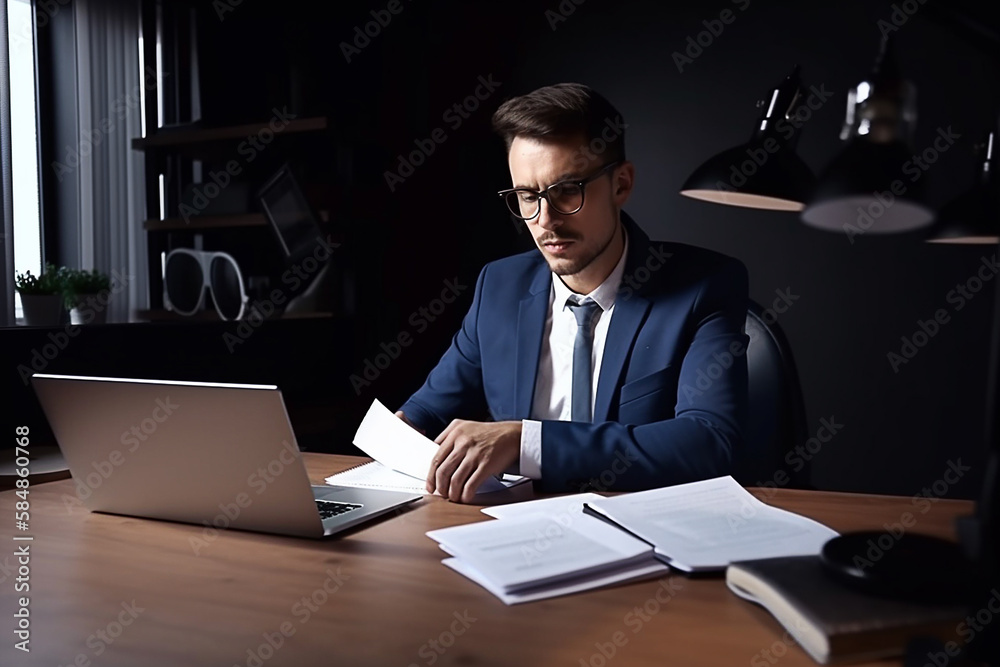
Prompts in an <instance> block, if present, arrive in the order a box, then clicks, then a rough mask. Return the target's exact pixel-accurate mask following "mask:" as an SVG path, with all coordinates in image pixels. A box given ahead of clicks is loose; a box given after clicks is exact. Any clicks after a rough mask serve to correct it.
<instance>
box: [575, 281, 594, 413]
mask: <svg viewBox="0 0 1000 667" xmlns="http://www.w3.org/2000/svg"><path fill="white" fill-rule="evenodd" d="M569 307H570V309H572V311H573V315H574V316H575V317H576V340H575V341H573V399H572V401H573V402H572V411H573V413H572V417H573V421H575V422H589V421H591V420H592V419H593V417H592V415H591V414H590V401H591V383H592V382H593V377H594V371H593V368H592V365H591V353H592V350H593V348H594V327H593V326H592V324H593V320H594V315H595V314H596V313H597V311H598V310H599V309H600V306H598V305H597V303H596V302H594V301H591V300H590V299H588V300H587V301H584V302H583V303H573V302H572V301H570V302H569Z"/></svg>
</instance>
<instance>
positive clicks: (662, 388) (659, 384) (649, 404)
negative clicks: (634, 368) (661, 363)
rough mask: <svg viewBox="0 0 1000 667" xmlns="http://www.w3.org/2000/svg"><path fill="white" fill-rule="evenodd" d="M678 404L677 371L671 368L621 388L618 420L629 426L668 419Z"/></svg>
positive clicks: (663, 369) (662, 369)
mask: <svg viewBox="0 0 1000 667" xmlns="http://www.w3.org/2000/svg"><path fill="white" fill-rule="evenodd" d="M676 404H677V370H676V369H675V368H674V367H673V366H672V365H671V366H667V367H666V368H661V369H660V370H658V371H655V372H653V373H650V374H649V375H644V376H643V377H641V378H639V379H637V380H633V381H632V382H626V383H625V384H623V385H622V391H621V396H620V399H619V404H618V419H619V421H621V422H623V423H626V424H629V423H631V424H637V423H646V422H651V421H659V420H662V419H669V418H671V417H673V416H674V406H675V405H676Z"/></svg>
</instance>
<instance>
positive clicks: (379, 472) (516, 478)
mask: <svg viewBox="0 0 1000 667" xmlns="http://www.w3.org/2000/svg"><path fill="white" fill-rule="evenodd" d="M354 444H355V445H356V446H357V447H358V449H360V450H361V451H363V452H364V453H365V454H367V455H368V456H370V457H372V458H373V459H375V461H373V462H371V463H368V464H366V465H362V466H357V467H354V468H351V469H349V470H345V471H344V472H341V473H338V474H336V475H331V476H330V477H327V478H326V483H327V484H331V485H333V486H356V487H363V488H374V489H386V490H390V491H407V492H413V493H425V486H424V484H425V480H426V479H427V471H428V470H430V467H431V460H432V459H433V458H434V455H435V454H436V453H437V450H438V444H437V443H435V442H434V441H433V440H431V439H430V438H427V437H425V436H423V435H421V434H420V433H419V432H417V431H415V430H414V429H412V428H411V427H409V426H407V425H406V424H405V423H404V422H403V420H401V419H399V418H398V417H396V415H394V414H393V413H392V412H391V411H390V410H389V408H387V407H385V406H384V405H383V404H382V403H381V402H380V401H379V400H378V399H376V400H375V401H373V402H372V405H371V407H370V408H368V412H367V413H366V414H365V418H364V419H363V420H362V421H361V425H360V426H359V427H358V430H357V432H356V433H355V435H354ZM528 481H529V479H528V478H527V477H522V476H520V475H503V476H502V477H501V478H500V479H497V478H495V477H490V478H489V479H487V480H486V481H485V482H483V483H482V484H481V485H480V486H479V488H478V489H477V490H476V493H489V492H491V491H501V490H503V489H506V488H510V487H512V486H516V485H518V484H523V483H525V482H528Z"/></svg>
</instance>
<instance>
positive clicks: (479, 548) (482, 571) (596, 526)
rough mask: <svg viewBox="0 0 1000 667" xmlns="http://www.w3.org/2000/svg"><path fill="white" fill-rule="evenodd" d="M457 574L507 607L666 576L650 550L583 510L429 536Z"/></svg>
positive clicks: (457, 528) (459, 528) (468, 526)
mask: <svg viewBox="0 0 1000 667" xmlns="http://www.w3.org/2000/svg"><path fill="white" fill-rule="evenodd" d="M427 536H428V537H430V538H431V539H433V540H435V541H436V542H438V545H439V546H440V547H441V549H442V550H443V551H445V552H446V553H448V554H449V555H451V556H454V559H448V560H446V561H445V563H444V564H445V565H447V566H448V567H451V568H452V569H454V570H456V571H458V572H461V573H462V574H464V575H465V576H467V577H469V578H470V579H472V580H473V581H475V582H476V583H478V584H480V585H481V586H483V587H484V588H486V589H487V590H489V591H490V592H491V593H493V594H494V595H496V596H497V597H500V598H501V599H502V600H504V602H506V603H507V604H514V603H516V602H527V601H530V600H536V599H542V598H546V597H553V596H555V595H564V594H567V593H573V592H577V591H582V590H587V589H590V588H595V587H597V586H604V585H607V584H610V583H615V582H621V581H627V580H631V579H635V578H637V577H644V576H651V575H653V574H659V573H665V572H667V571H668V568H667V567H666V566H664V565H663V564H662V563H659V562H658V561H657V560H656V558H655V556H654V554H653V549H652V547H650V546H649V545H648V544H646V543H644V542H643V541H642V540H639V539H636V538H634V537H632V536H631V535H628V534H627V533H625V532H623V531H621V530H618V529H617V528H615V527H614V526H610V525H608V524H607V523H605V522H603V521H601V520H599V519H596V518H594V517H590V516H587V515H585V514H583V513H582V512H581V513H579V514H576V515H574V516H573V517H572V518H558V517H553V516H544V515H540V514H530V515H526V516H523V517H517V518H510V519H503V520H498V521H483V522H479V523H473V524H466V525H463V526H453V527H451V528H442V529H439V530H432V531H429V532H428V533H427Z"/></svg>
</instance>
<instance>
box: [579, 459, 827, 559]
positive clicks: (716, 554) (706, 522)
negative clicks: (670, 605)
mask: <svg viewBox="0 0 1000 667" xmlns="http://www.w3.org/2000/svg"><path fill="white" fill-rule="evenodd" d="M586 511H587V513H588V514H592V515H594V516H597V517H600V518H602V519H604V520H606V521H608V522H609V523H610V524H613V525H616V526H619V527H620V528H622V529H623V530H626V531H628V532H629V533H631V534H632V535H635V536H636V537H638V538H640V539H642V540H644V541H645V542H647V543H648V544H650V545H653V547H654V548H655V550H656V555H657V557H659V558H660V559H662V560H663V561H665V562H667V563H669V564H670V565H671V566H672V567H675V568H677V569H679V570H683V571H686V572H705V571H722V570H725V568H726V566H728V565H729V563H731V562H734V561H741V560H755V559H758V558H776V557H779V556H807V555H815V554H818V553H820V551H821V549H822V548H823V545H824V544H825V543H826V542H827V540H829V539H831V538H833V537H836V536H837V532H836V531H834V530H831V529H830V528H828V527H826V526H824V525H823V524H821V523H819V522H817V521H813V520H812V519H809V518H807V517H804V516H801V515H799V514H795V513H793V512H788V511H786V510H782V509H779V508H777V507H772V506H770V505H767V504H765V503H763V502H761V501H760V500H758V499H757V498H756V497H754V496H753V495H752V494H750V492H748V491H747V490H746V489H744V488H743V487H742V486H740V485H739V483H738V482H736V480H734V479H733V478H732V477H729V476H725V477H717V478H714V479H708V480H704V481H701V482H691V483H689V484H678V485H677V486H668V487H664V488H659V489H652V490H650V491H638V492H635V493H627V494H623V495H620V496H615V497H613V498H603V499H600V500H593V501H589V502H587V504H586Z"/></svg>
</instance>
